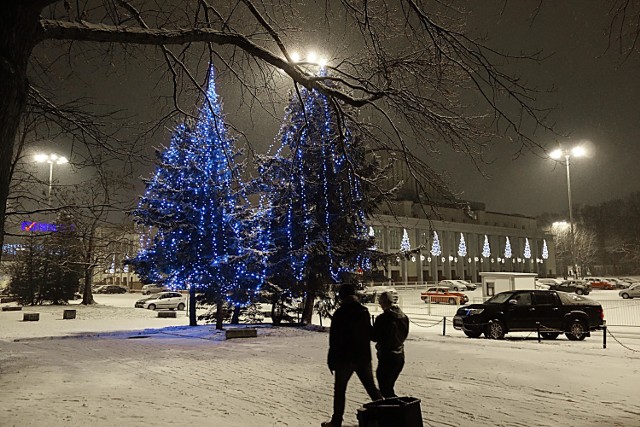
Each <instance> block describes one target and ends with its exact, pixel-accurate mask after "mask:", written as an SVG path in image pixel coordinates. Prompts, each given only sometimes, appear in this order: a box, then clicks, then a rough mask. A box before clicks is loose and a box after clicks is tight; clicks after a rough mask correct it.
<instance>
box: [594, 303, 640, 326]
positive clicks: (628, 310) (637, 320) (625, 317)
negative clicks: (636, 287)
mask: <svg viewBox="0 0 640 427" xmlns="http://www.w3.org/2000/svg"><path fill="white" fill-rule="evenodd" d="M599 302H600V304H602V309H603V310H604V318H605V319H606V320H607V325H609V326H640V301H637V300H626V299H620V300H601V301H599Z"/></svg>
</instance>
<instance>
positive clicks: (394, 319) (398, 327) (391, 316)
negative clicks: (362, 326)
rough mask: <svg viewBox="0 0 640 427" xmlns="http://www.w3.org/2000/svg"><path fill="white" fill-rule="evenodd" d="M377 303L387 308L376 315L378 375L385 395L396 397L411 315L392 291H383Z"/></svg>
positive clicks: (374, 339) (375, 332)
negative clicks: (402, 307)
mask: <svg viewBox="0 0 640 427" xmlns="http://www.w3.org/2000/svg"><path fill="white" fill-rule="evenodd" d="M378 303H379V304H380V307H381V308H382V310H384V312H383V313H382V314H380V315H379V316H378V317H376V320H375V322H374V324H373V333H372V336H371V340H372V341H375V342H376V350H377V356H378V368H377V369H376V378H377V379H378V386H379V387H380V392H381V393H382V396H384V398H385V399H388V398H390V397H396V393H395V391H394V389H393V388H394V386H395V383H396V380H397V379H398V376H399V375H400V372H401V371H402V368H403V367H404V340H405V339H407V335H408V334H409V318H408V317H407V316H406V315H405V314H404V313H403V312H402V310H400V307H398V306H397V305H395V304H394V303H393V295H392V294H391V293H390V292H383V293H382V294H380V297H379V298H378Z"/></svg>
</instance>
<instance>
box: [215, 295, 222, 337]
mask: <svg viewBox="0 0 640 427" xmlns="http://www.w3.org/2000/svg"><path fill="white" fill-rule="evenodd" d="M223 320H224V303H223V302H222V301H218V302H217V303H216V329H217V330H219V331H221V330H222V321H223Z"/></svg>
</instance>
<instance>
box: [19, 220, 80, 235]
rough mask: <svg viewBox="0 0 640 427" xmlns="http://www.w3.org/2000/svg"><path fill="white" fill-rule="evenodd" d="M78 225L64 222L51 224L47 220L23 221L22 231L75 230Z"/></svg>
mask: <svg viewBox="0 0 640 427" xmlns="http://www.w3.org/2000/svg"><path fill="white" fill-rule="evenodd" d="M75 228H76V226H75V225H74V224H71V225H63V224H49V223H46V222H37V221H23V222H22V231H30V232H32V233H55V232H57V231H64V230H65V229H66V230H71V231H73V230H75Z"/></svg>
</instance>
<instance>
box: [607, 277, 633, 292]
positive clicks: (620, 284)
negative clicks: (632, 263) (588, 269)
mask: <svg viewBox="0 0 640 427" xmlns="http://www.w3.org/2000/svg"><path fill="white" fill-rule="evenodd" d="M604 280H606V281H607V282H609V283H612V284H613V286H615V287H616V289H626V288H628V287H629V286H630V285H631V284H630V283H628V282H625V281H624V280H621V279H618V278H617V277H605V278H604Z"/></svg>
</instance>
